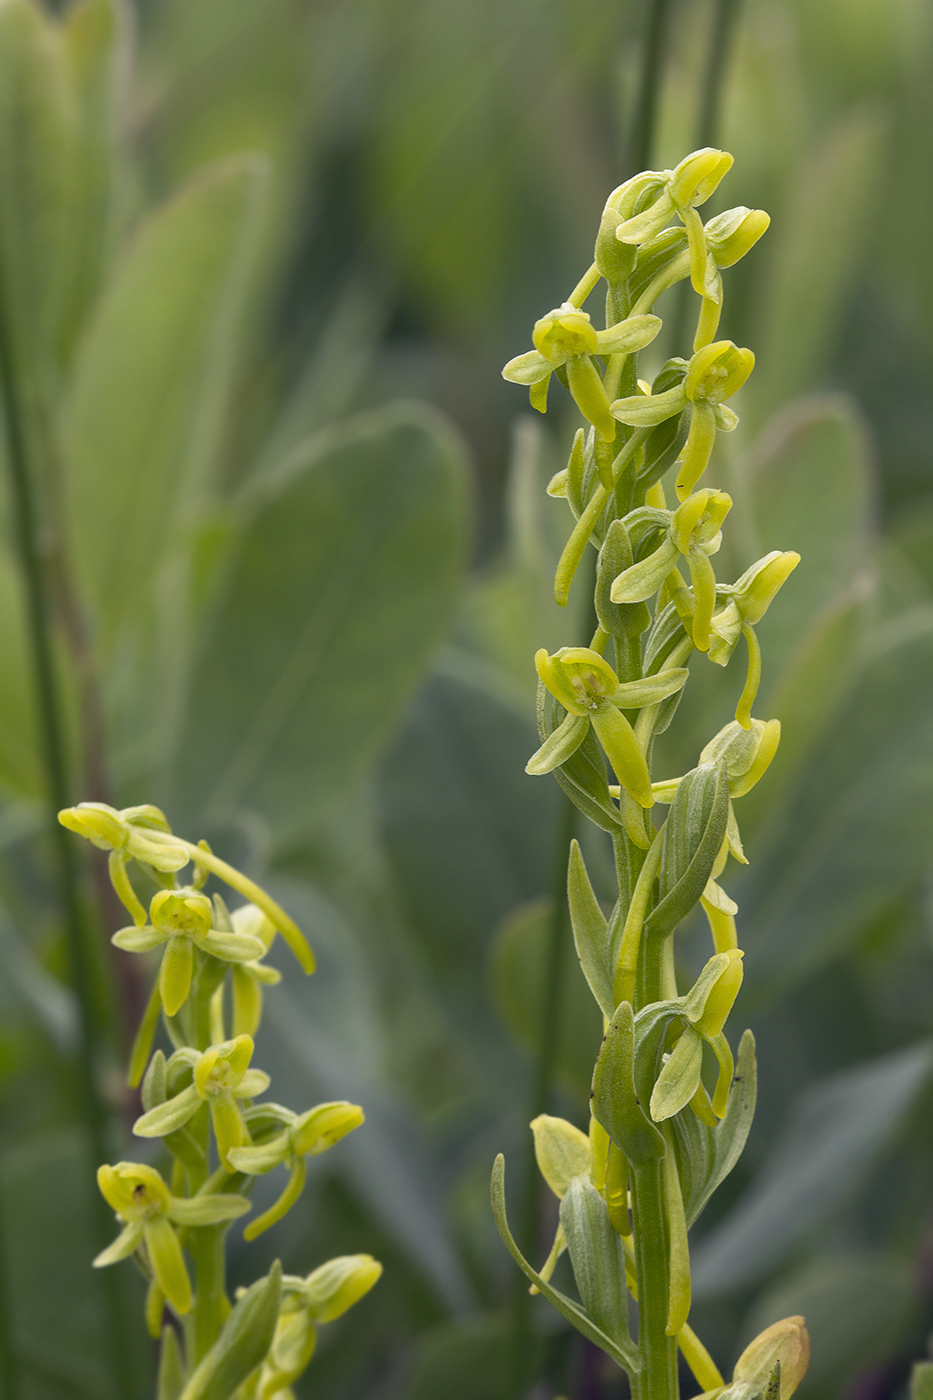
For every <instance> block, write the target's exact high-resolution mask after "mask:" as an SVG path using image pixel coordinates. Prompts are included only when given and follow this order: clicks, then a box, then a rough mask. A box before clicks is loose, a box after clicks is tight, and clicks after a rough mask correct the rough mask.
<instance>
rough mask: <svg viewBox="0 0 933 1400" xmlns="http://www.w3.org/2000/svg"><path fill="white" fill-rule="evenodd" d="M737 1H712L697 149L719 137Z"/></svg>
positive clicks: (698, 121) (737, 6) (715, 140)
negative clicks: (711, 19) (712, 14)
mask: <svg viewBox="0 0 933 1400" xmlns="http://www.w3.org/2000/svg"><path fill="white" fill-rule="evenodd" d="M739 3H740V0H715V5H716V12H715V15H714V16H713V26H712V30H711V32H710V38H709V49H708V50H707V54H706V69H705V72H704V74H703V86H702V88H701V90H700V110H699V114H698V117H697V136H696V144H697V147H698V148H699V147H701V146H715V144H716V142H717V140H718V138H719V119H720V115H721V112H722V90H723V83H724V79H725V74H726V69H727V67H728V64H729V57H730V52H731V49H732V41H733V39H734V37H735V28H736V22H737V20H738V17H739Z"/></svg>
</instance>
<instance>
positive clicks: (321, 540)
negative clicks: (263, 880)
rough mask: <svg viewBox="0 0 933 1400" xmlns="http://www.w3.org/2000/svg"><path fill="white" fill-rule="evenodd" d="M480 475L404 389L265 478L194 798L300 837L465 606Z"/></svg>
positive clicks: (390, 725)
mask: <svg viewBox="0 0 933 1400" xmlns="http://www.w3.org/2000/svg"><path fill="white" fill-rule="evenodd" d="M463 475H464V473H463V462H462V456H461V452H460V448H459V445H458V444H457V442H456V440H455V439H454V438H453V436H452V434H451V433H450V431H449V429H448V428H447V427H446V426H445V424H444V423H443V422H442V421H441V420H440V419H439V418H437V417H436V416H435V415H434V414H433V413H430V412H429V411H428V410H423V409H421V408H418V407H417V406H404V405H403V406H398V407H394V408H390V409H386V410H380V411H377V412H374V413H371V414H367V415H365V416H364V417H362V418H361V419H358V420H356V421H355V422H353V423H352V424H347V425H345V426H342V427H341V428H339V429H336V430H334V431H333V432H331V433H328V434H325V435H322V437H321V438H320V439H316V440H314V441H312V442H311V443H309V444H307V446H306V447H305V448H304V449H303V450H301V451H296V452H295V453H294V454H292V457H291V459H290V461H289V462H288V463H287V464H283V469H282V471H281V472H280V473H279V474H278V477H277V478H267V479H266V480H265V482H264V483H263V487H262V490H263V497H262V498H261V499H260V500H259V501H258V502H257V503H256V507H255V515H254V518H253V519H252V521H251V522H250V523H249V524H248V526H247V527H246V529H245V530H244V533H243V536H242V539H241V541H240V542H239V545H238V546H237V547H236V548H235V550H234V557H233V560H232V562H231V565H230V568H229V573H228V577H227V580H226V584H225V586H224V587H223V589H222V592H221V596H220V598H219V600H218V603H217V605H216V607H215V609H214V613H213V616H212V617H211V619H210V621H209V623H208V626H207V635H206V637H205V640H204V643H203V646H202V649H201V652H200V661H199V664H198V666H197V668H196V670H195V673H194V676H193V680H192V684H191V691H190V700H189V704H188V711H187V715H186V717H185V722H184V727H183V733H182V738H181V745H180V753H179V756H178V761H177V764H176V778H175V790H176V800H178V801H179V802H180V805H181V806H182V808H183V810H185V811H188V812H193V813H200V814H202V815H203V816H207V817H211V818H218V817H223V816H225V815H227V814H228V813H230V812H231V811H235V810H236V809H237V808H239V807H241V806H242V807H247V808H249V809H250V810H252V811H253V812H257V813H259V814H260V815H261V816H262V817H263V818H264V819H265V820H266V822H268V824H269V827H270V828H271V830H272V831H273V833H274V834H275V835H276V836H277V837H279V838H283V839H288V838H290V837H294V835H295V834H296V833H297V832H300V831H302V830H306V829H308V827H309V825H311V824H312V823H313V819H314V818H315V817H319V816H320V814H321V813H322V811H324V810H325V809H326V807H327V806H328V804H329V803H331V802H332V801H333V799H334V797H335V796H336V795H337V794H338V793H339V792H340V790H341V789H343V788H344V787H345V786H346V785H347V784H348V783H350V782H351V781H353V780H354V779H356V778H358V777H359V776H360V775H361V774H362V773H364V772H365V771H366V770H367V769H368V768H369V767H370V766H371V765H372V764H373V762H374V761H375V759H376V758H377V756H378V755H379V754H380V752H381V750H382V749H383V748H384V747H385V745H386V743H387V742H388V740H389V739H390V737H391V735H392V733H393V731H394V729H395V727H396V725H397V724H398V722H399V719H400V717H401V713H402V710H403V708H404V706H405V705H406V703H407V702H408V700H409V699H410V697H411V694H412V692H413V690H414V688H415V686H416V684H417V683H418V681H419V680H420V678H421V676H422V675H423V673H424V670H425V667H426V666H427V663H428V661H429V659H430V657H431V654H432V652H433V651H434V649H435V648H436V646H437V645H438V643H439V642H440V640H441V638H442V637H443V635H444V631H445V629H446V627H447V626H448V623H449V620H450V616H451V613H452V610H453V607H454V603H455V600H456V594H457V588H458V585H459V582H460V574H461V569H462V566H463V555H464V547H465V542H466V541H465V534H466V511H465V502H464V480H463Z"/></svg>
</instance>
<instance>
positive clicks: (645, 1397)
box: [631, 1162, 678, 1400]
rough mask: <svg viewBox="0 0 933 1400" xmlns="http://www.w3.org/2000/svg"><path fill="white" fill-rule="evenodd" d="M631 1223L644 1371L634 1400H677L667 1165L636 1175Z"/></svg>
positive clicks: (651, 1164)
mask: <svg viewBox="0 0 933 1400" xmlns="http://www.w3.org/2000/svg"><path fill="white" fill-rule="evenodd" d="M631 1189H632V1220H633V1225H634V1236H635V1269H636V1273H637V1276H638V1349H639V1351H640V1352H641V1355H642V1359H643V1365H642V1370H641V1371H640V1373H639V1375H638V1376H637V1378H636V1387H635V1400H677V1394H678V1387H677V1339H676V1337H668V1336H667V1331H666V1329H667V1309H668V1281H669V1276H670V1260H669V1247H670V1246H669V1237H668V1227H667V1213H666V1210H665V1205H664V1181H663V1164H662V1163H661V1162H649V1163H648V1165H647V1166H644V1167H638V1168H635V1169H633V1171H632V1178H631Z"/></svg>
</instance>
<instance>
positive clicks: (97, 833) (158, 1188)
mask: <svg viewBox="0 0 933 1400" xmlns="http://www.w3.org/2000/svg"><path fill="white" fill-rule="evenodd" d="M59 821H60V823H61V826H62V827H65V828H67V829H68V830H69V831H72V832H75V833H76V834H77V835H80V836H83V837H85V838H86V839H87V840H89V841H90V842H91V843H92V844H93V845H94V846H96V847H98V848H99V849H101V850H106V851H107V852H108V863H109V870H110V876H111V880H112V883H113V886H114V889H115V891H116V893H117V895H118V896H119V898H120V900H121V901H122V903H123V904H124V906H125V907H126V909H127V910H128V911H129V913H130V914H131V915H132V917H133V924H132V925H131V926H130V927H127V928H123V929H119V930H118V931H117V932H116V933H115V934H114V935H113V942H114V943H115V944H116V945H117V946H118V947H120V948H122V949H124V950H125V951H127V952H131V953H137V954H141V955H148V954H151V953H153V952H155V951H159V952H160V953H161V961H160V966H159V970H158V972H157V974H156V979H155V984H154V986H153V989H152V994H151V996H150V998H149V1002H148V1005H147V1007H146V1010H145V1012H144V1014H143V1018H142V1023H141V1025H140V1028H139V1031H138V1032H137V1036H136V1040H135V1043H134V1046H133V1051H132V1054H131V1059H130V1067H129V1075H128V1078H129V1082H130V1084H131V1085H133V1086H136V1085H137V1084H139V1083H140V1080H141V1081H142V1087H141V1097H142V1105H143V1110H144V1111H143V1113H142V1114H141V1115H140V1116H139V1118H137V1120H136V1122H135V1124H134V1125H133V1132H134V1134H135V1135H136V1136H137V1137H138V1138H140V1139H142V1140H144V1141H145V1140H149V1141H157V1142H160V1143H161V1150H162V1156H163V1160H164V1165H165V1169H166V1170H165V1175H163V1174H162V1173H160V1171H158V1170H157V1169H156V1168H155V1167H154V1166H152V1165H150V1164H148V1163H143V1162H118V1163H116V1164H115V1165H113V1166H110V1165H107V1164H104V1165H103V1166H101V1167H100V1169H99V1171H98V1185H99V1187H100V1191H101V1194H102V1196H103V1197H104V1200H105V1201H106V1203H107V1205H109V1206H110V1208H111V1209H112V1210H113V1212H114V1214H115V1216H116V1220H117V1224H118V1226H119V1231H118V1234H117V1236H116V1239H114V1240H113V1241H112V1243H111V1244H110V1245H108V1247H107V1248H106V1249H104V1250H102V1251H101V1252H100V1253H99V1254H98V1256H97V1258H96V1259H95V1260H94V1264H95V1266H96V1267H98V1268H105V1267H107V1266H109V1265H112V1264H116V1263H118V1262H119V1261H121V1260H124V1259H127V1258H129V1257H130V1256H135V1258H136V1262H137V1263H138V1265H139V1266H140V1267H141V1268H142V1270H143V1272H144V1273H145V1274H146V1276H147V1277H148V1278H149V1281H150V1282H149V1291H148V1295H147V1299H146V1309H145V1320H146V1326H147V1327H148V1329H149V1331H150V1333H151V1335H152V1336H153V1337H156V1338H161V1343H162V1355H161V1361H160V1367H159V1376H160V1381H159V1395H160V1397H161V1396H162V1395H163V1394H166V1395H171V1396H172V1397H173V1398H175V1397H177V1398H178V1400H202V1398H203V1397H204V1396H206V1395H210V1396H212V1397H214V1400H264V1397H266V1396H270V1395H272V1394H279V1393H281V1394H282V1395H283V1397H284V1396H287V1395H289V1394H292V1392H291V1391H290V1389H289V1388H288V1387H290V1385H291V1383H292V1382H293V1381H295V1380H297V1379H298V1377H299V1376H300V1375H301V1374H302V1373H303V1371H304V1370H305V1368H306V1366H307V1365H308V1363H309V1362H310V1360H311V1357H312V1354H313V1352H314V1345H315V1338H316V1328H317V1326H319V1325H321V1324H323V1323H326V1322H329V1321H330V1320H332V1319H333V1318H335V1317H337V1316H339V1315H340V1314H341V1313H342V1312H345V1311H346V1310H347V1308H349V1307H351V1306H352V1305H353V1304H354V1303H355V1302H357V1301H358V1299H360V1298H361V1297H363V1295H364V1294H365V1293H367V1292H368V1291H369V1289H370V1288H372V1286H373V1285H374V1284H375V1283H376V1281H377V1279H378V1278H379V1275H380V1273H381V1272H382V1268H381V1265H380V1264H378V1263H377V1261H376V1260H374V1259H372V1258H371V1257H370V1256H369V1255H350V1256H346V1257H343V1258H338V1259H332V1260H330V1261H328V1262H327V1263H326V1264H323V1265H321V1267H320V1268H319V1269H317V1270H315V1271H314V1272H313V1273H312V1274H310V1275H309V1276H308V1278H307V1279H299V1278H291V1277H290V1276H285V1277H283V1276H282V1273H281V1266H280V1265H279V1264H278V1263H276V1264H275V1265H274V1266H273V1269H272V1270H271V1271H270V1273H269V1274H268V1275H267V1276H266V1277H265V1278H264V1279H260V1280H258V1281H257V1283H255V1284H253V1285H252V1287H251V1288H249V1289H247V1290H246V1291H245V1292H244V1293H243V1294H242V1296H241V1297H239V1298H238V1299H237V1300H236V1301H234V1300H231V1298H230V1297H229V1293H228V1287H227V1274H226V1238H227V1232H228V1230H229V1229H230V1227H231V1226H232V1224H233V1223H234V1222H235V1221H237V1220H239V1219H240V1217H241V1216H245V1215H247V1214H248V1213H249V1211H250V1210H251V1202H250V1199H249V1198H250V1195H251V1192H252V1188H253V1183H254V1181H255V1179H256V1177H257V1176H258V1175H262V1174H265V1173H268V1172H273V1171H275V1170H276V1169H277V1168H279V1167H284V1168H285V1169H286V1172H287V1179H286V1181H285V1184H284V1186H283V1188H282V1190H281V1193H280V1195H279V1198H278V1200H277V1201H276V1202H275V1204H274V1205H273V1206H271V1207H270V1208H269V1209H268V1210H266V1211H265V1212H263V1214H262V1215H260V1216H258V1217H257V1218H256V1219H254V1220H253V1221H252V1222H251V1223H250V1224H248V1225H247V1226H246V1229H245V1230H244V1237H245V1238H246V1239H248V1240H251V1239H255V1237H256V1236H257V1235H258V1234H261V1233H262V1232H263V1231H265V1230H268V1229H270V1228H271V1227H273V1226H275V1225H276V1224H278V1222H279V1221H280V1220H282V1219H283V1217H284V1216H285V1215H286V1214H287V1213H288V1212H289V1211H290V1210H291V1209H292V1208H293V1207H294V1206H295V1204H296V1203H297V1201H298V1200H299V1198H300V1196H301V1193H302V1189H303V1187H304V1185H305V1182H306V1179H307V1160H306V1159H307V1158H308V1157H313V1156H317V1155H319V1154H320V1153H322V1152H325V1151H327V1150H329V1149H330V1148H331V1147H333V1146H334V1145H335V1144H336V1143H338V1142H339V1141H340V1139H341V1138H343V1137H345V1136H346V1135H347V1133H349V1132H352V1131H353V1130H354V1129H355V1128H358V1127H359V1126H360V1125H361V1124H362V1123H363V1120H364V1114H363V1110H362V1109H361V1108H360V1107H359V1105H357V1104H351V1103H345V1102H336V1103H326V1104H318V1105H316V1106H315V1107H313V1108H310V1109H307V1110H306V1111H304V1112H303V1113H294V1112H292V1110H290V1109H288V1108H285V1107H283V1106H282V1105H280V1104H276V1103H265V1102H257V1100H262V1099H263V1096H264V1095H265V1093H266V1091H267V1090H268V1088H269V1086H270V1079H269V1076H268V1075H267V1074H266V1073H265V1072H264V1071H263V1070H261V1069H258V1068H256V1067H255V1066H254V1065H253V1063H252V1058H253V1052H254V1048H255V1046H254V1039H253V1037H254V1035H255V1033H256V1031H257V1030H258V1029H259V1026H260V1022H261V1019H262V1009H263V992H262V988H263V987H264V986H267V985H272V984H274V983H275V982H277V981H278V980H279V973H278V972H277V970H276V969H274V968H271V967H267V966H266V965H265V963H264V959H265V957H266V954H267V953H268V952H269V949H270V948H271V946H272V944H273V942H274V939H275V937H276V934H277V933H281V934H282V935H283V937H284V938H285V939H286V940H287V942H288V944H289V946H290V948H291V950H292V951H293V952H294V954H295V956H296V959H297V960H298V962H299V964H300V965H301V966H302V968H303V969H304V970H305V971H306V972H311V971H313V968H314V955H313V953H312V952H311V949H310V947H309V946H308V943H307V942H306V940H305V937H304V934H303V933H302V932H301V930H300V929H299V928H298V927H297V925H296V924H295V923H294V921H293V920H292V919H291V917H290V916H289V915H288V914H286V913H285V911H284V910H282V909H281V908H280V907H279V905H278V904H277V903H276V902H275V901H274V900H272V899H271V898H270V897H269V895H268V894H266V892H265V891H264V890H262V889H261V888H260V887H259V886H258V885H256V884H255V882H253V881H252V880H249V879H248V878H247V877H246V876H245V875H243V874H242V872H240V871H238V870H236V869H234V867H233V866H230V865H228V864H227V863H226V862H225V861H222V860H220V859H219V858H218V857H216V856H214V855H213V853H212V852H211V851H210V850H209V849H208V847H207V846H206V844H205V843H203V842H199V843H194V842H191V841H188V840H185V839H184V838H183V837H179V836H177V835H175V833H174V832H172V830H171V828H170V826H169V824H168V822H167V821H166V819H165V816H164V815H163V813H162V812H160V811H159V809H158V808H156V807H151V806H142V807H128V808H124V809H123V810H122V811H117V810H116V809H115V808H113V807H110V806H107V805H106V804H104V803H100V802H86V803H80V804H79V805H78V806H77V807H68V808H64V809H63V810H62V811H61V812H60V813H59ZM189 865H190V866H193V869H192V872H191V874H190V876H189V878H188V879H187V880H184V879H183V878H182V872H183V871H184V870H185V868H186V867H188V866H189ZM133 870H137V871H139V872H140V874H141V875H144V876H145V877H147V878H148V880H149V881H150V883H152V882H154V883H155V884H157V885H160V886H161V888H160V889H159V890H158V892H157V893H156V894H155V895H154V896H153V897H152V898H151V900H150V901H149V906H148V910H147V909H146V908H145V906H144V905H143V903H142V901H141V899H140V898H139V895H138V893H137V890H136V887H135V884H134V883H133V880H132V878H131V871H133ZM212 874H213V875H219V876H220V877H221V878H222V879H223V880H224V881H225V882H226V884H227V885H228V887H229V888H230V889H232V890H234V891H236V892H238V893H240V894H246V895H247V896H250V897H251V902H250V903H248V904H244V905H241V906H239V907H238V908H235V909H234V910H233V911H232V912H231V911H230V910H229V909H228V908H227V905H226V903H225V901H224V899H223V898H222V897H221V895H220V894H219V893H215V894H214V895H213V897H212V898H211V897H209V896H208V895H207V894H205V893H204V892H203V886H204V885H205V883H206V881H207V879H208V877H209V876H210V875H212ZM160 1021H161V1024H162V1027H163V1029H164V1033H165V1037H166V1041H167V1044H168V1046H169V1047H170V1053H169V1055H168V1056H166V1054H165V1051H164V1050H163V1049H162V1048H157V1049H155V1051H154V1052H153V1049H152V1047H153V1044H154V1042H155V1038H156V1036H157V1034H158V1031H159V1024H160ZM180 1337H181V1338H182V1339H183V1345H180V1342H179V1338H180Z"/></svg>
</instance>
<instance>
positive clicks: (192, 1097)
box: [133, 1035, 270, 1171]
mask: <svg viewBox="0 0 933 1400" xmlns="http://www.w3.org/2000/svg"><path fill="white" fill-rule="evenodd" d="M191 1053H192V1054H193V1053H194V1052H191ZM252 1055H253V1041H252V1037H251V1036H248V1035H238V1036H237V1037H236V1038H235V1039H234V1040H225V1041H223V1042H222V1043H221V1044H220V1045H212V1046H211V1047H210V1048H209V1049H208V1050H205V1051H204V1053H203V1054H202V1055H199V1056H198V1057H197V1059H195V1060H194V1063H193V1065H192V1083H191V1084H189V1085H188V1087H187V1088H186V1089H182V1090H181V1092H180V1093H178V1094H175V1095H174V1096H173V1097H172V1098H170V1099H167V1100H166V1102H165V1103H161V1104H158V1105H157V1106H156V1107H155V1108H151V1109H150V1110H149V1112H148V1113H144V1114H143V1115H142V1117H140V1118H137V1120H136V1122H135V1123H134V1124H133V1132H134V1133H135V1134H136V1136H137V1137H165V1136H167V1134H168V1133H174V1132H175V1131H176V1130H177V1129H178V1128H183V1127H184V1125H185V1124H186V1123H187V1122H188V1121H189V1120H190V1119H191V1118H193V1117H194V1115H195V1114H196V1113H197V1111H198V1109H199V1108H200V1107H201V1104H202V1103H206V1104H207V1105H208V1107H209V1109H210V1114H211V1124H212V1126H213V1129H214V1137H215V1139H216V1141H217V1155H218V1156H219V1158H220V1161H221V1165H222V1166H224V1167H226V1169H227V1170H228V1171H233V1170H234V1168H233V1167H232V1166H230V1164H229V1161H228V1157H227V1154H228V1153H229V1151H230V1149H231V1148H234V1147H245V1146H246V1145H247V1144H248V1143H249V1141H250V1137H249V1131H248V1129H247V1127H246V1123H245V1121H244V1119H243V1113H242V1110H241V1108H240V1105H239V1102H238V1101H239V1100H240V1099H253V1098H255V1097H256V1095H257V1094H264V1093H265V1091H266V1090H267V1089H268V1087H269V1083H270V1080H269V1076H268V1075H267V1074H264V1073H263V1071H262V1070H260V1069H250V1068H249V1062H250V1060H251V1059H252Z"/></svg>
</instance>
